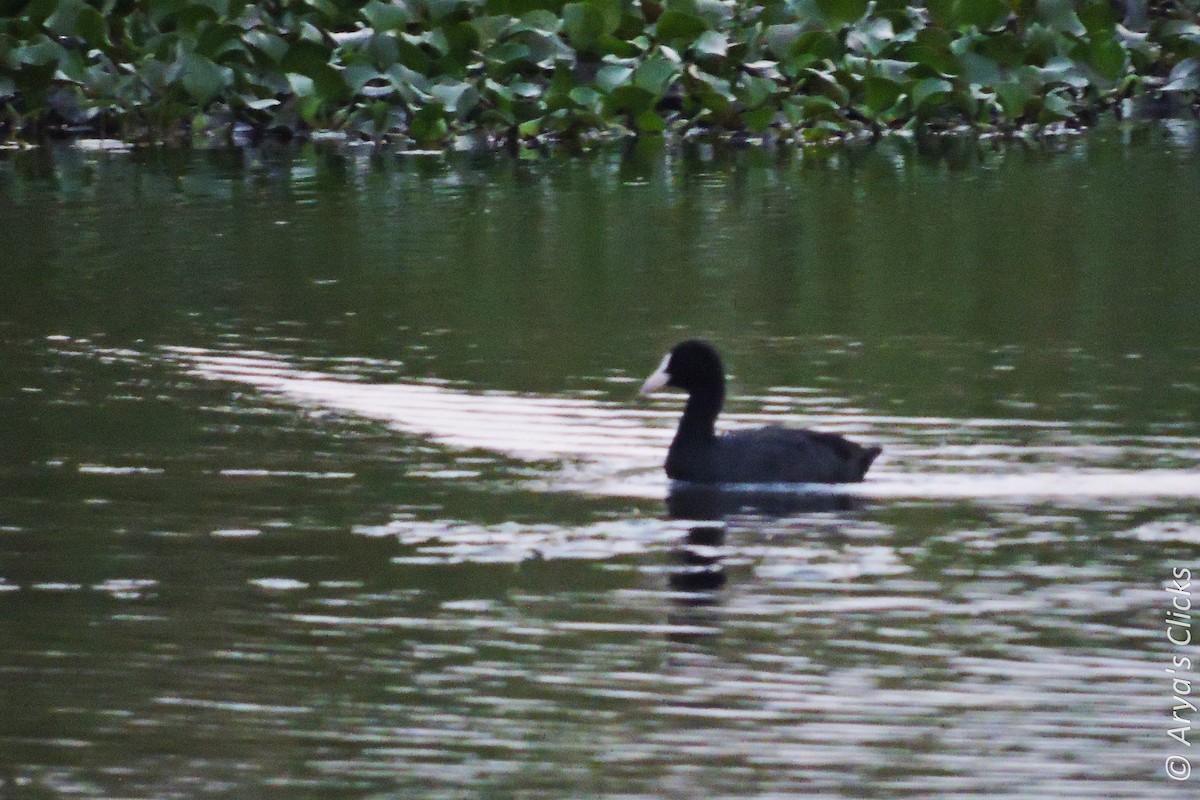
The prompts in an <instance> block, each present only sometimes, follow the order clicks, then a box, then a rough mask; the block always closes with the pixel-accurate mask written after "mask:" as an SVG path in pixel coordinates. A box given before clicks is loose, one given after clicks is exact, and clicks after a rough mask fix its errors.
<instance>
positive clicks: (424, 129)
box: [408, 105, 449, 146]
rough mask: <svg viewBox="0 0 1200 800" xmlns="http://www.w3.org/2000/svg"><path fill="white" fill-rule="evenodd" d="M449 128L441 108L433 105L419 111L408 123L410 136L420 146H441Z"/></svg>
mask: <svg viewBox="0 0 1200 800" xmlns="http://www.w3.org/2000/svg"><path fill="white" fill-rule="evenodd" d="M448 132H449V127H448V126H447V125H446V119H445V117H444V116H443V113H442V109H441V107H440V106H437V105H431V106H425V107H424V108H422V109H420V110H419V111H417V113H416V114H414V115H413V118H412V119H411V120H409V123H408V135H409V136H411V137H412V138H414V139H416V140H417V143H418V144H420V145H425V146H428V145H433V144H441V143H442V142H443V141H444V140H445V138H446V134H447V133H448Z"/></svg>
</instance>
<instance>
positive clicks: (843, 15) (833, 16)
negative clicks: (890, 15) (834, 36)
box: [816, 0, 870, 24]
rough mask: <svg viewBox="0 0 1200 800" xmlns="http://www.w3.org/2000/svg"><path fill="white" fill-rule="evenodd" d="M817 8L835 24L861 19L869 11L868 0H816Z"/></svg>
mask: <svg viewBox="0 0 1200 800" xmlns="http://www.w3.org/2000/svg"><path fill="white" fill-rule="evenodd" d="M816 4H817V8H819V9H820V10H821V13H822V14H824V15H825V18H826V19H828V20H829V21H830V22H831V23H833V24H844V23H848V22H854V21H855V20H858V19H861V18H862V16H863V14H866V13H867V6H868V5H870V3H869V1H868V0H816Z"/></svg>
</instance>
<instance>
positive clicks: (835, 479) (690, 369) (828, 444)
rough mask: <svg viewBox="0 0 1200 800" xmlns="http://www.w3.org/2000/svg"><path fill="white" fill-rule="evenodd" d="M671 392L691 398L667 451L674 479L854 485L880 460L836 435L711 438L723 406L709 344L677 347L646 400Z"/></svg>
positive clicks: (773, 432) (764, 432) (719, 372)
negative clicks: (654, 393) (675, 389)
mask: <svg viewBox="0 0 1200 800" xmlns="http://www.w3.org/2000/svg"><path fill="white" fill-rule="evenodd" d="M663 386H676V387H678V388H681V389H684V390H685V391H687V393H688V402H687V406H686V408H685V409H684V412H683V417H682V419H680V421H679V429H678V430H677V431H676V433H675V439H674V440H673V441H672V442H671V448H670V450H668V451H667V461H666V472H667V477H669V478H671V479H672V480H679V481H689V482H692V483H709V484H712V483H853V482H857V481H861V480H862V479H863V476H864V475H865V474H866V472H867V470H868V469H870V467H871V463H872V462H873V461H874V460H875V457H876V456H878V455H879V453H880V448H878V447H863V446H862V445H859V444H856V443H855V442H852V441H850V440H849V439H846V438H845V437H843V436H841V435H839V434H836V433H823V432H819V431H810V430H805V429H798V428H783V427H779V426H770V427H765V428H756V429H753V430H744V431H736V432H733V433H728V434H725V435H722V436H718V435H717V433H716V424H715V423H716V419H717V415H718V414H720V412H721V406H722V405H723V404H724V400H725V373H724V368H723V367H722V365H721V360H720V357H719V356H718V355H717V352H716V350H715V349H714V348H713V347H712V345H710V344H708V343H707V342H702V341H699V340H694V339H693V340H689V341H686V342H682V343H680V344H678V345H676V346H675V347H674V348H673V349H672V350H671V352H670V353H668V354H667V356H666V358H664V359H663V363H662V365H661V366H660V367H659V369H658V371H657V372H655V374H654V375H651V376H650V378H648V379H647V380H646V383H645V384H644V385H643V387H642V391H643V393H649V392H652V391H654V390H655V389H658V388H661V387H663Z"/></svg>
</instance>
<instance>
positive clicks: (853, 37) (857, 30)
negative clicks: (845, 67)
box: [846, 17, 896, 56]
mask: <svg viewBox="0 0 1200 800" xmlns="http://www.w3.org/2000/svg"><path fill="white" fill-rule="evenodd" d="M895 38H896V34H895V31H893V30H892V22H891V20H889V19H887V18H886V17H868V18H866V19H864V20H863V21H862V22H861V23H860V24H858V25H856V26H854V27H853V28H852V29H851V30H850V32H849V33H848V34H847V35H846V47H848V48H849V49H850V50H851V51H853V52H856V53H866V54H867V55H871V56H878V55H880V54H881V53H882V52H883V51H884V50H885V49H886V48H887V47H888V45H889V44H891V42H892V40H893V39H895Z"/></svg>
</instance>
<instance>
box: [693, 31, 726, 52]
mask: <svg viewBox="0 0 1200 800" xmlns="http://www.w3.org/2000/svg"><path fill="white" fill-rule="evenodd" d="M692 50H693V51H695V52H696V53H698V54H699V55H705V56H712V57H713V58H724V57H725V55H726V53H728V52H729V38H728V37H727V36H726V35H725V34H723V33H719V32H717V31H705V32H704V33H702V34H700V36H699V37H697V38H696V41H695V42H693V43H692Z"/></svg>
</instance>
